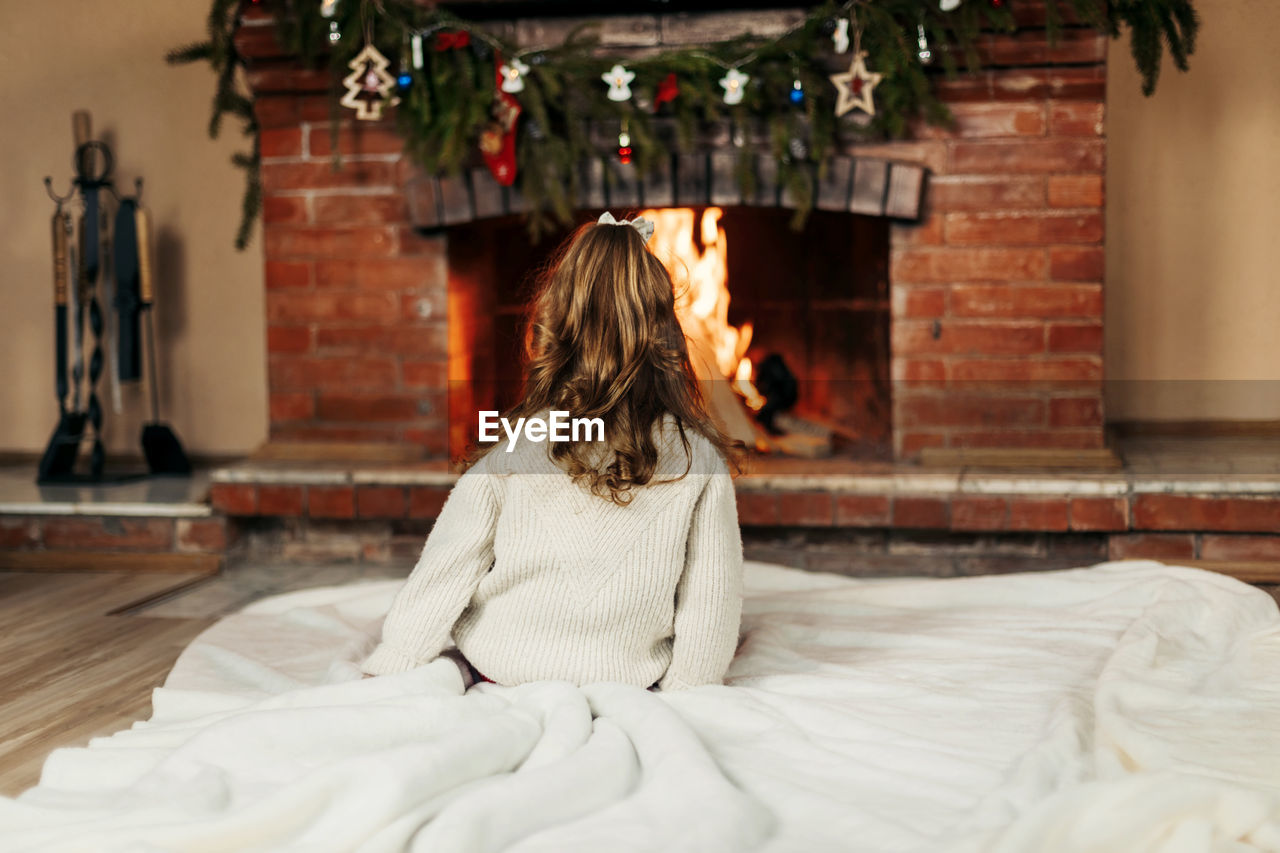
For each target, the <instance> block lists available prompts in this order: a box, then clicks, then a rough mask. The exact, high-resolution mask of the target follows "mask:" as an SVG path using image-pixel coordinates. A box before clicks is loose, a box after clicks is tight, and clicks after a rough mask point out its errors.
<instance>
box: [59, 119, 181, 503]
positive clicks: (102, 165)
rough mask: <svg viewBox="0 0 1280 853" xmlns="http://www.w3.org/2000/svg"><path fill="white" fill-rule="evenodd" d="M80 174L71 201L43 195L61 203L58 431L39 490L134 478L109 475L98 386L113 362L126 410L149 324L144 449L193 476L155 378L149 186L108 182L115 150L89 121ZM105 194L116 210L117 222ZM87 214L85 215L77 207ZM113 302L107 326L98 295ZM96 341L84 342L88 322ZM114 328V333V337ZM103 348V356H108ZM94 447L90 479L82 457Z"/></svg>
mask: <svg viewBox="0 0 1280 853" xmlns="http://www.w3.org/2000/svg"><path fill="white" fill-rule="evenodd" d="M72 128H73V131H74V135H75V146H76V148H75V161H74V162H75V173H76V176H75V178H74V179H73V180H72V185H71V190H70V191H69V192H68V193H67V194H66V195H64V196H59V195H57V194H56V193H55V192H54V191H53V183H52V180H51V179H50V178H47V177H46V178H45V179H44V183H45V189H46V190H47V191H48V193H49V197H50V198H52V199H53V201H54V203H55V204H56V205H57V209H56V210H55V211H54V214H53V306H54V307H53V314H54V317H53V322H54V342H55V352H54V390H55V394H56V396H57V400H58V423H57V426H56V427H55V428H54V431H53V436H52V437H51V438H50V439H49V444H48V446H47V447H46V448H45V451H44V455H43V456H42V457H41V459H40V466H39V471H38V475H37V482H39V483H42V484H43V483H84V482H108V481H119V480H122V479H131V478H133V477H135V476H138V475H137V474H132V473H130V474H114V475H113V474H109V473H108V472H107V471H106V470H105V463H106V451H105V449H104V447H103V441H102V434H103V432H102V421H103V412H102V402H101V401H100V399H99V397H98V382H99V380H100V379H101V378H102V372H103V368H104V366H105V362H106V361H108V360H112V361H114V362H115V365H114V374H113V376H112V385H111V387H112V391H113V409H114V411H116V412H117V413H119V412H120V410H121V397H120V386H121V383H125V382H137V381H141V380H142V378H143V373H144V371H143V365H142V346H141V344H142V335H141V332H142V328H141V326H142V325H143V322H144V320H145V325H146V332H147V335H146V338H147V340H146V349H147V361H148V365H147V370H146V371H145V372H146V374H147V376H146V380H147V384H148V385H149V390H150V394H151V422H150V423H148V424H145V425H144V426H143V429H142V437H141V442H142V450H143V455H144V456H145V457H146V461H147V469H148V471H149V472H150V473H151V474H189V473H191V463H190V461H189V460H188V459H187V455H186V453H185V451H184V450H183V449H182V443H181V442H180V441H179V440H178V437H177V436H176V435H174V433H173V430H172V429H170V428H169V427H168V426H167V425H165V424H163V423H161V422H160V414H159V390H158V381H157V376H156V353H155V327H154V325H153V324H154V320H153V318H152V316H151V315H152V299H153V296H154V289H153V281H152V274H151V273H152V270H151V229H150V224H149V219H148V216H147V212H146V210H144V209H143V208H142V206H141V205H140V203H139V200H140V198H141V195H142V180H141V179H140V178H139V179H137V180H136V181H135V192H134V195H133V196H121V195H119V194H118V193H117V192H116V188H115V185H114V184H113V183H112V180H111V169H112V166H113V158H112V154H111V148H110V147H109V146H108V145H107V144H106V143H105V142H102V141H101V140H96V139H92V138H91V133H90V118H89V114H88V113H87V112H85V111H83V110H80V111H77V112H76V113H75V114H74V115H73V116H72ZM108 196H110V198H111V199H113V200H114V201H115V202H116V209H115V216H114V224H113V223H112V222H111V219H112V216H111V213H110V211H109V209H108ZM77 206H78V207H79V208H80V213H79V217H78V218H75V217H73V212H74V211H73V209H74V208H76V207H77ZM100 292H101V294H102V296H103V297H104V298H105V299H107V300H109V313H111V314H112V316H111V322H110V324H108V323H107V322H106V320H107V318H106V317H104V312H103V306H102V301H101V300H100V298H99V293H100ZM86 321H87V323H88V326H89V332H90V333H91V334H92V341H91V342H89V341H86V335H85V324H86ZM108 325H110V327H111V328H110V329H108ZM104 349H105V350H106V353H105V354H104ZM86 445H88V448H89V452H88V465H87V468H88V470H87V471H83V470H80V469H81V465H80V463H81V459H82V455H83V451H84V448H85V446H86Z"/></svg>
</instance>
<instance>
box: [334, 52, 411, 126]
mask: <svg viewBox="0 0 1280 853" xmlns="http://www.w3.org/2000/svg"><path fill="white" fill-rule="evenodd" d="M390 64H391V63H390V62H389V61H388V60H387V58H386V57H385V56H383V55H382V54H381V53H380V52H379V51H378V49H377V48H376V47H374V46H373V45H372V44H366V45H365V46H364V49H363V50H361V51H360V52H359V53H357V54H356V55H355V57H354V58H353V59H352V60H351V61H350V62H348V63H347V67H348V68H350V69H351V73H350V74H348V75H347V76H346V77H344V78H343V80H342V85H343V86H345V87H346V89H347V93H346V94H345V95H343V96H342V100H341V101H339V103H340V104H342V105H343V106H344V107H350V108H351V109H353V110H355V111H356V118H358V119H362V120H364V121H377V120H378V119H380V118H382V108H383V107H384V106H386V105H388V104H390V105H391V106H395V105H396V104H398V103H400V99H399V98H398V97H396V96H395V85H396V78H394V77H392V76H391V75H390V74H389V73H388V72H387V66H389V65H390Z"/></svg>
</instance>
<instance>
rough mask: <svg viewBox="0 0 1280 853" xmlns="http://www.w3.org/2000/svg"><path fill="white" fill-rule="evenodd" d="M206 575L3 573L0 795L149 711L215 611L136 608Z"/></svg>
mask: <svg viewBox="0 0 1280 853" xmlns="http://www.w3.org/2000/svg"><path fill="white" fill-rule="evenodd" d="M205 577H206V576H204V575H200V574H182V573H150V572H147V573H123V572H0V795H4V796H13V795H15V794H17V793H19V792H21V791H23V790H25V789H26V788H29V787H31V786H32V785H34V784H36V783H37V782H38V781H39V778H40V768H41V766H42V765H43V764H44V759H45V756H47V755H48V754H49V752H50V751H51V750H53V749H54V748H56V747H60V746H83V745H85V744H86V743H87V742H88V741H89V739H90V738H92V737H97V736H99V735H105V734H110V733H112V732H115V731H119V730H120V729H124V728H128V726H129V724H130V723H132V722H133V721H134V720H140V719H146V718H147V717H149V716H150V715H151V691H152V689H153V688H155V687H158V686H160V684H161V683H162V682H163V681H164V678H165V675H166V674H167V673H168V671H169V669H170V667H172V666H173V662H174V660H175V659H176V658H177V657H178V653H179V652H180V651H181V650H182V649H183V647H184V646H186V645H187V643H189V642H190V641H191V640H192V639H193V638H194V637H195V635H196V634H198V633H199V632H200V631H202V630H204V629H205V628H206V627H208V626H209V625H210V624H212V623H213V622H214V621H215V620H213V619H158V618H154V617H148V616H140V615H129V614H128V613H121V612H119V611H122V610H126V609H128V608H130V607H132V606H134V605H137V604H139V603H141V602H144V601H148V600H151V599H153V598H156V597H158V596H161V595H164V594H166V593H168V592H172V591H173V590H175V589H179V588H181V587H184V586H188V585H190V584H192V583H195V582H199V581H201V580H203V579H204V578H205Z"/></svg>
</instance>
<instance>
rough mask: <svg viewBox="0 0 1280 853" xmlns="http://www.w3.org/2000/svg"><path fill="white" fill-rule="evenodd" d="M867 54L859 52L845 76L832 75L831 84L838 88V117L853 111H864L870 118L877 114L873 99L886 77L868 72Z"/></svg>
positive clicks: (863, 51)
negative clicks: (880, 83) (878, 86)
mask: <svg viewBox="0 0 1280 853" xmlns="http://www.w3.org/2000/svg"><path fill="white" fill-rule="evenodd" d="M866 58H867V52H866V51H865V50H860V51H858V52H857V53H856V54H855V55H854V57H853V64H852V65H850V66H849V70H848V71H845V72H844V73H843V74H832V75H831V82H832V83H833V84H834V85H835V87H836V92H837V93H838V96H837V98H836V116H837V117H839V116H842V115H844V114H845V113H847V112H849V110H852V109H859V110H862V111H863V112H864V113H866V114H867V115H869V116H873V115H875V114H876V104H875V101H874V100H873V99H872V93H873V90H874V89H875V87H876V84H878V83H879V82H880V80H881V78H882V77H883V76H884V75H883V74H877V73H875V72H874V71H868V70H867V64H866Z"/></svg>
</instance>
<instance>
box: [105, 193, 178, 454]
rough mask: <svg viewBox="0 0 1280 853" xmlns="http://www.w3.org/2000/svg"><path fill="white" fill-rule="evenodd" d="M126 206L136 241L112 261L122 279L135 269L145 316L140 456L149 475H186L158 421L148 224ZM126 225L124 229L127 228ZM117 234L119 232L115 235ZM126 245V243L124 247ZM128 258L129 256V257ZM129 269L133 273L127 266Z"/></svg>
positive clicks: (170, 433) (166, 428)
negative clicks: (147, 419) (145, 397)
mask: <svg viewBox="0 0 1280 853" xmlns="http://www.w3.org/2000/svg"><path fill="white" fill-rule="evenodd" d="M126 205H128V206H131V207H133V209H134V216H133V222H132V223H131V224H132V225H133V226H134V229H135V230H136V232H137V239H136V241H133V242H132V247H133V251H132V252H127V251H126V252H125V255H126V257H125V258H124V260H123V262H121V258H120V254H119V252H117V255H116V262H117V264H118V265H119V266H118V267H117V270H118V271H121V272H123V273H124V274H125V275H126V276H127V275H130V274H131V273H132V272H133V270H136V275H137V279H138V295H139V298H140V306H139V308H140V310H141V311H142V312H144V313H145V314H146V327H147V330H146V332H147V335H146V336H147V362H148V364H147V367H148V371H147V372H148V384H149V385H150V386H151V423H148V424H143V426H142V453H143V455H144V456H146V458H147V468H148V470H150V471H151V473H152V474H178V475H183V474H190V473H191V460H189V459H188V458H187V454H186V451H184V450H183V449H182V442H181V441H179V440H178V436H176V435H174V432H173V430H172V429H170V428H169V425H168V424H165V423H161V422H160V388H159V385H160V382H159V377H158V376H157V375H156V327H155V320H154V318H153V317H152V316H151V315H152V310H151V308H152V296H153V290H152V280H151V224H150V221H149V219H148V217H147V212H146V211H145V210H143V209H142V208H141V207H139V206H138V205H137V202H136V201H134V202H133V203H132V204H129V200H126V201H125V202H123V203H122V204H121V208H122V210H123V209H124V207H125V206H126ZM127 227H128V226H126V228H127ZM116 233H117V234H119V233H120V231H119V230H117V232H116ZM125 245H128V244H125ZM128 255H133V257H132V258H130V257H128ZM131 266H132V267H133V270H131V269H130V267H131ZM116 280H117V282H123V280H124V279H123V278H117V279H116Z"/></svg>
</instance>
